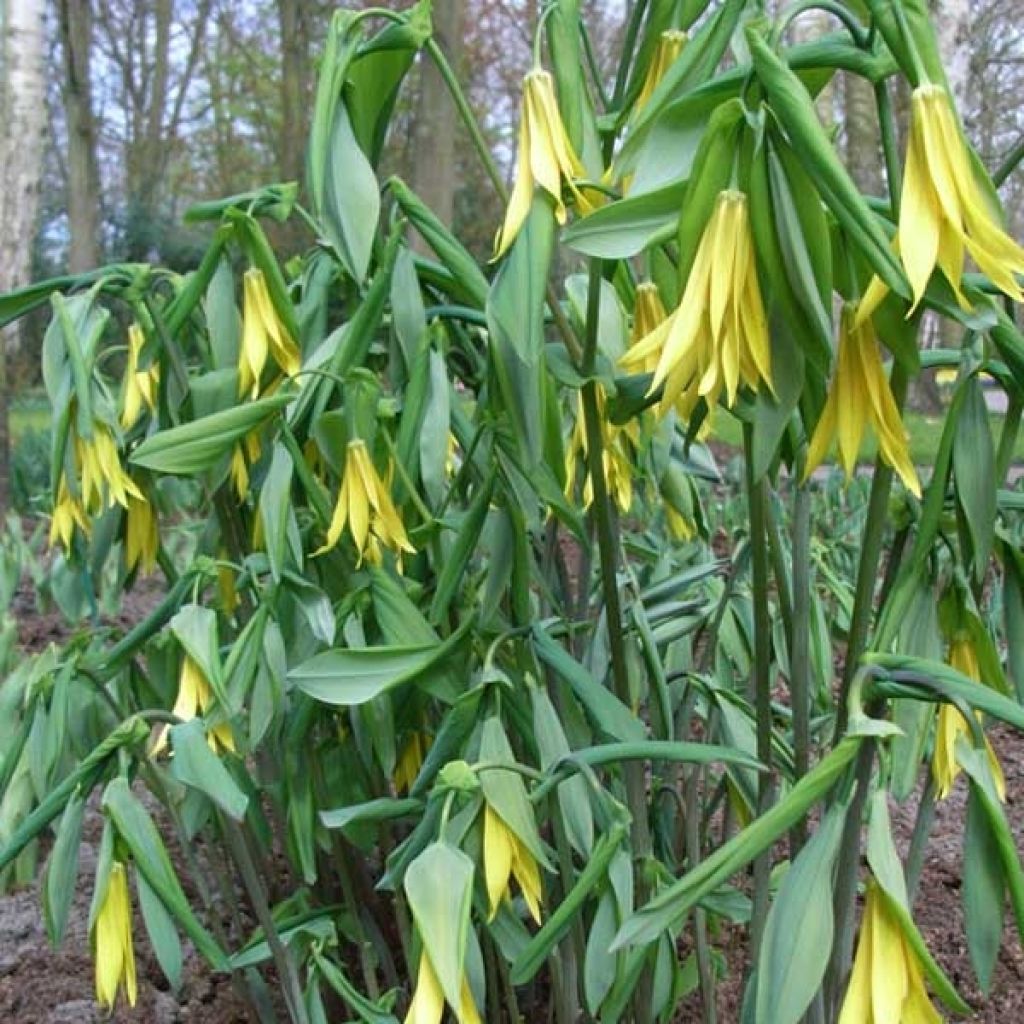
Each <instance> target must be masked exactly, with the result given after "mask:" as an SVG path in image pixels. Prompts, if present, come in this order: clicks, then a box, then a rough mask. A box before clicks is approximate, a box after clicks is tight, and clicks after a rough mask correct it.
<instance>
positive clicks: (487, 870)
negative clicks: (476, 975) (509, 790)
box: [484, 803, 543, 924]
mask: <svg viewBox="0 0 1024 1024" xmlns="http://www.w3.org/2000/svg"><path fill="white" fill-rule="evenodd" d="M513 877H514V878H515V880H516V882H517V883H518V884H519V889H520V891H521V892H522V894H523V899H524V900H525V901H526V906H527V908H528V909H529V911H530V916H531V917H532V918H533V919H534V921H536V922H537V924H540V905H541V902H542V900H543V896H542V892H541V884H540V868H538V866H537V861H536V860H535V859H534V857H533V854H532V853H530V851H529V850H528V849H527V848H526V847H525V846H524V845H523V842H522V840H520V838H519V837H518V836H517V835H516V834H515V832H513V831H512V829H510V828H509V827H508V825H506V824H505V822H504V821H503V820H502V819H501V815H499V814H498V812H497V811H495V810H494V809H493V808H492V807H491V805H490V804H489V803H485V804H484V878H485V880H486V882H487V898H488V901H489V902H490V916H491V918H493V917H494V915H495V914H497V912H498V908H499V907H500V906H501V902H502V900H503V899H505V897H506V896H510V895H511V886H510V880H511V879H512V878H513Z"/></svg>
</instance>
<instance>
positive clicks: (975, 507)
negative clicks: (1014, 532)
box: [953, 375, 996, 584]
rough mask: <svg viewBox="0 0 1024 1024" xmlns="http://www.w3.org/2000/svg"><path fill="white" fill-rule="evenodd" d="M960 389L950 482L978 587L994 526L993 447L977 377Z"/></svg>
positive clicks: (973, 376)
mask: <svg viewBox="0 0 1024 1024" xmlns="http://www.w3.org/2000/svg"><path fill="white" fill-rule="evenodd" d="M961 386H962V388H963V389H964V399H963V405H962V406H961V408H960V415H959V418H958V420H957V431H956V434H955V435H954V437H953V480H954V482H955V484H956V497H957V506H958V508H959V510H960V512H961V514H962V515H963V518H964V521H965V523H966V525H967V535H968V536H969V537H970V541H971V543H970V551H969V558H968V559H967V561H968V564H969V566H970V568H971V569H972V571H973V575H974V579H975V581H976V582H977V583H979V584H980V583H981V582H982V581H983V580H984V578H985V574H986V572H987V571H988V562H989V557H990V555H991V553H992V541H993V537H994V534H995V525H996V470H995V446H994V444H993V441H992V428H991V427H990V426H989V421H988V406H987V405H986V404H985V396H984V394H983V392H982V387H981V382H980V381H979V380H978V377H977V375H972V376H971V377H969V378H968V379H967V380H965V381H964V382H963V384H962V385H961Z"/></svg>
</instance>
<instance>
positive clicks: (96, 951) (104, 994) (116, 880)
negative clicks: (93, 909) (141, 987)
mask: <svg viewBox="0 0 1024 1024" xmlns="http://www.w3.org/2000/svg"><path fill="white" fill-rule="evenodd" d="M93 957H94V958H95V962H96V1001H97V1002H98V1003H99V1004H100V1005H101V1006H102V1007H104V1008H105V1009H107V1010H112V1009H113V1008H114V1003H115V1002H116V1001H117V993H118V990H119V988H121V987H122V985H123V987H124V991H125V996H126V997H127V999H128V1003H129V1005H131V1006H134V1005H135V1002H136V998H137V995H138V992H137V985H136V975H135V949H134V945H133V943H132V913H131V902H130V900H129V897H128V879H127V876H126V874H125V869H124V865H123V864H122V863H121V862H120V861H116V860H115V861H114V862H113V864H112V865H111V868H110V874H109V876H108V878H107V889H106V892H105V893H104V896H103V902H102V904H101V906H100V909H99V912H98V914H97V916H96V921H95V924H94V929H93Z"/></svg>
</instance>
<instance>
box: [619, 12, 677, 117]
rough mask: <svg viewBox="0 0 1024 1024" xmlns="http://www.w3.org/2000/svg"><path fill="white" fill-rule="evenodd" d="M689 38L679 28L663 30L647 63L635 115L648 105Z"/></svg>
mask: <svg viewBox="0 0 1024 1024" xmlns="http://www.w3.org/2000/svg"><path fill="white" fill-rule="evenodd" d="M688 39H689V36H687V34H686V33H685V32H683V31H682V30H680V29H677V28H670V29H668V30H667V31H665V32H662V33H661V35H660V36H659V37H658V45H657V47H656V49H655V51H654V56H653V57H652V58H651V63H650V64H648V65H647V74H646V75H645V76H644V84H643V86H642V87H641V89H640V94H639V95H638V96H637V98H636V105H635V106H634V107H633V113H634V116H635V115H636V114H638V113H639V112H640V111H641V110H643V108H644V107H645V106H647V101H648V100H649V99H650V98H651V96H652V95H653V93H654V90H655V89H657V88H658V86H659V85H660V84H661V80H662V79H663V78H664V77H665V72H666V71H668V69H669V68H670V67H671V66H672V65H673V64H674V63H675V62H676V60H677V58H678V57H679V55H680V54H681V53H682V52H683V47H684V46H686V42H687V40H688Z"/></svg>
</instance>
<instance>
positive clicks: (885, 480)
mask: <svg viewBox="0 0 1024 1024" xmlns="http://www.w3.org/2000/svg"><path fill="white" fill-rule="evenodd" d="M890 387H891V388H892V395H893V399H894V401H895V402H896V407H897V408H898V409H900V410H902V408H903V402H904V400H905V398H906V394H907V375H906V372H905V371H904V370H903V369H902V368H901V366H900V364H899V363H893V368H892V377H891V380H890ZM892 478H893V471H892V470H891V469H890V468H889V466H887V465H886V464H885V463H884V462H883V461H882V456H881V452H879V454H878V457H877V458H876V459H875V472H874V477H873V479H872V481H871V495H870V497H869V498H868V513H867V521H866V522H865V524H864V536H863V538H862V539H861V550H860V563H859V565H858V566H857V586H856V590H855V592H854V598H853V615H852V616H851V618H850V632H849V636H848V637H847V641H846V660H845V662H844V664H843V679H842V684H841V686H840V688H839V704H838V706H837V707H836V728H835V735H834V739H835V740H838V739H839V738H840V737H841V736H842V735H843V733H844V732H845V731H846V722H847V707H846V703H847V698H848V697H849V695H850V687H851V686H852V685H853V677H854V674H855V672H856V671H857V663H858V661H860V656H861V655H862V654H863V653H864V646H865V644H866V642H867V638H868V630H869V628H870V625H871V615H872V611H873V605H874V596H875V580H876V577H877V575H878V563H879V561H880V559H881V556H882V541H883V540H884V538H885V524H886V519H887V517H888V512H889V491H890V489H891V487H892Z"/></svg>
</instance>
